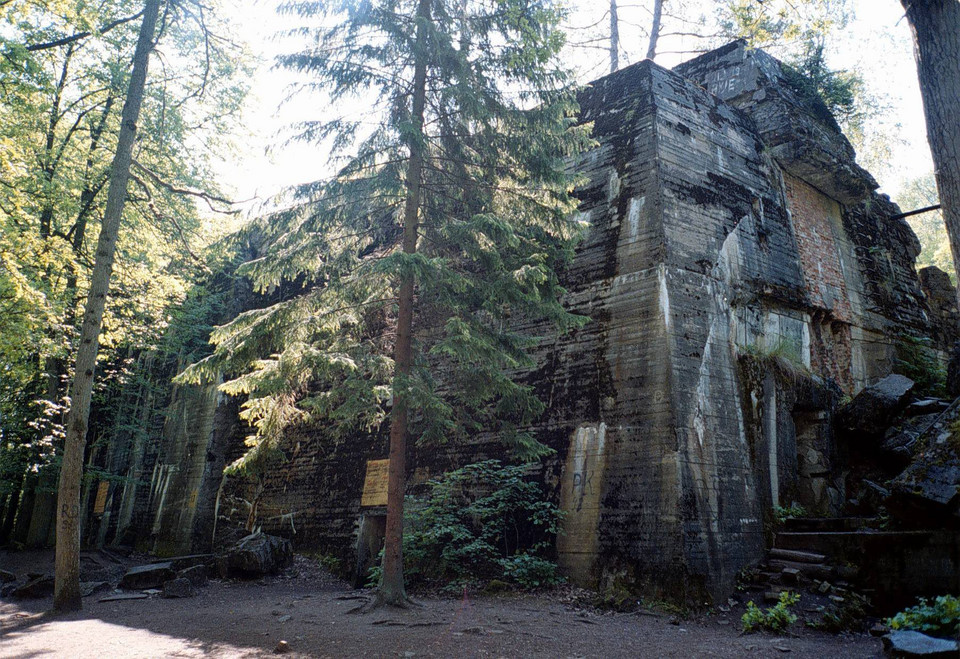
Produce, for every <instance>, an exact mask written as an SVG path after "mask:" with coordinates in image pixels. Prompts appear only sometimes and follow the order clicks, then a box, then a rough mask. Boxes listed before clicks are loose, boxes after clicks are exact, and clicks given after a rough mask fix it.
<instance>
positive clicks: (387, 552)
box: [378, 0, 430, 606]
mask: <svg viewBox="0 0 960 659" xmlns="http://www.w3.org/2000/svg"><path fill="white" fill-rule="evenodd" d="M416 20H417V41H416V46H415V47H416V52H415V53H414V73H413V101H412V109H411V120H412V122H413V126H412V127H411V130H410V138H409V144H408V146H409V149H410V164H409V166H408V167H407V175H406V183H405V187H406V191H407V197H406V200H405V203H404V209H403V252H404V254H416V253H417V237H418V234H417V231H418V228H419V224H420V183H421V179H422V176H423V158H424V148H425V146H424V139H423V116H424V108H425V106H426V95H427V55H428V47H429V46H428V44H427V28H428V24H429V23H430V0H420V2H419V4H418V5H417V14H416ZM415 285H416V282H415V281H414V277H413V274H410V273H407V274H404V275H403V278H402V280H401V282H400V293H399V299H398V303H399V307H400V308H399V312H398V315H397V340H396V345H395V346H394V363H395V371H394V380H393V382H394V384H393V412H392V415H391V419H390V467H389V470H388V472H387V529H386V534H385V535H386V537H385V540H384V548H383V577H382V579H381V581H380V591H379V595H378V599H379V600H380V601H381V602H383V603H384V604H391V605H393V606H403V605H405V604H406V602H407V593H406V588H405V586H404V582H403V497H404V493H405V490H406V469H407V465H406V462H407V460H406V458H407V434H408V428H407V411H408V408H409V401H408V397H407V391H406V390H407V386H408V382H409V377H410V373H411V370H412V367H413V342H412V331H413V294H414V287H415Z"/></svg>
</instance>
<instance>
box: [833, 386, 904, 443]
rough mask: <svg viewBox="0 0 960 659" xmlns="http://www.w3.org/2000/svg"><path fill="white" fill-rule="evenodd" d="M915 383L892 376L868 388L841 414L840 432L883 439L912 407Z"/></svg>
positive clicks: (838, 416)
mask: <svg viewBox="0 0 960 659" xmlns="http://www.w3.org/2000/svg"><path fill="white" fill-rule="evenodd" d="M913 387H914V382H913V380H911V379H910V378H908V377H905V376H903V375H898V374H896V373H894V374H893V375H888V376H887V377H885V378H883V379H882V380H880V381H879V382H877V383H876V384H873V385H870V386H869V387H865V388H864V389H863V391H861V392H860V393H859V394H857V396H856V397H855V398H854V399H853V400H852V401H850V402H849V403H847V404H846V405H844V406H843V407H842V408H840V410H838V412H837V423H838V425H839V427H840V428H842V429H843V430H846V431H848V432H854V433H857V434H860V435H879V434H881V433H883V432H885V431H886V429H887V428H889V427H890V424H891V423H892V422H893V419H894V417H896V416H897V415H898V414H899V413H900V412H902V411H903V409H904V408H905V407H906V406H907V404H908V403H909V396H910V392H911V391H913Z"/></svg>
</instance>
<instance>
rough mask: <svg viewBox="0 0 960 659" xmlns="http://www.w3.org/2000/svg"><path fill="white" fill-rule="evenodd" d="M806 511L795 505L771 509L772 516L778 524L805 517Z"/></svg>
mask: <svg viewBox="0 0 960 659" xmlns="http://www.w3.org/2000/svg"><path fill="white" fill-rule="evenodd" d="M806 515H807V511H806V509H805V508H804V507H803V506H801V505H799V504H797V503H792V504H790V505H789V506H774V507H773V516H774V519H776V520H777V523H778V524H783V523H784V522H785V521H787V520H788V519H793V518H797V517H806Z"/></svg>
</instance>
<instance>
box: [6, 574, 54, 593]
mask: <svg viewBox="0 0 960 659" xmlns="http://www.w3.org/2000/svg"><path fill="white" fill-rule="evenodd" d="M49 595H53V577H51V576H50V575H48V574H41V575H31V578H30V579H29V580H28V581H27V582H26V583H25V584H23V585H22V586H18V587H17V588H16V590H14V591H13V596H14V597H16V598H17V599H36V598H39V597H47V596H49Z"/></svg>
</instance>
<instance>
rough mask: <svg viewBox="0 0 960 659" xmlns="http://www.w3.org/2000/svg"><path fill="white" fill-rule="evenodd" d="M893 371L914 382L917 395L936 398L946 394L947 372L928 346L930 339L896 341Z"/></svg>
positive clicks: (907, 337)
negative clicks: (895, 358)
mask: <svg viewBox="0 0 960 659" xmlns="http://www.w3.org/2000/svg"><path fill="white" fill-rule="evenodd" d="M894 370H895V371H896V372H897V373H900V374H901V375H905V376H907V377H908V378H910V379H911V380H913V381H914V382H916V383H917V386H916V393H918V394H921V395H924V396H938V397H943V396H945V394H946V382H947V370H946V369H945V368H944V366H943V364H942V363H940V359H939V358H938V357H937V353H936V351H935V350H934V349H933V348H932V347H931V346H930V339H921V338H917V337H915V336H906V335H903V336H901V337H900V338H899V339H898V341H897V361H896V366H895V368H894Z"/></svg>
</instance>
